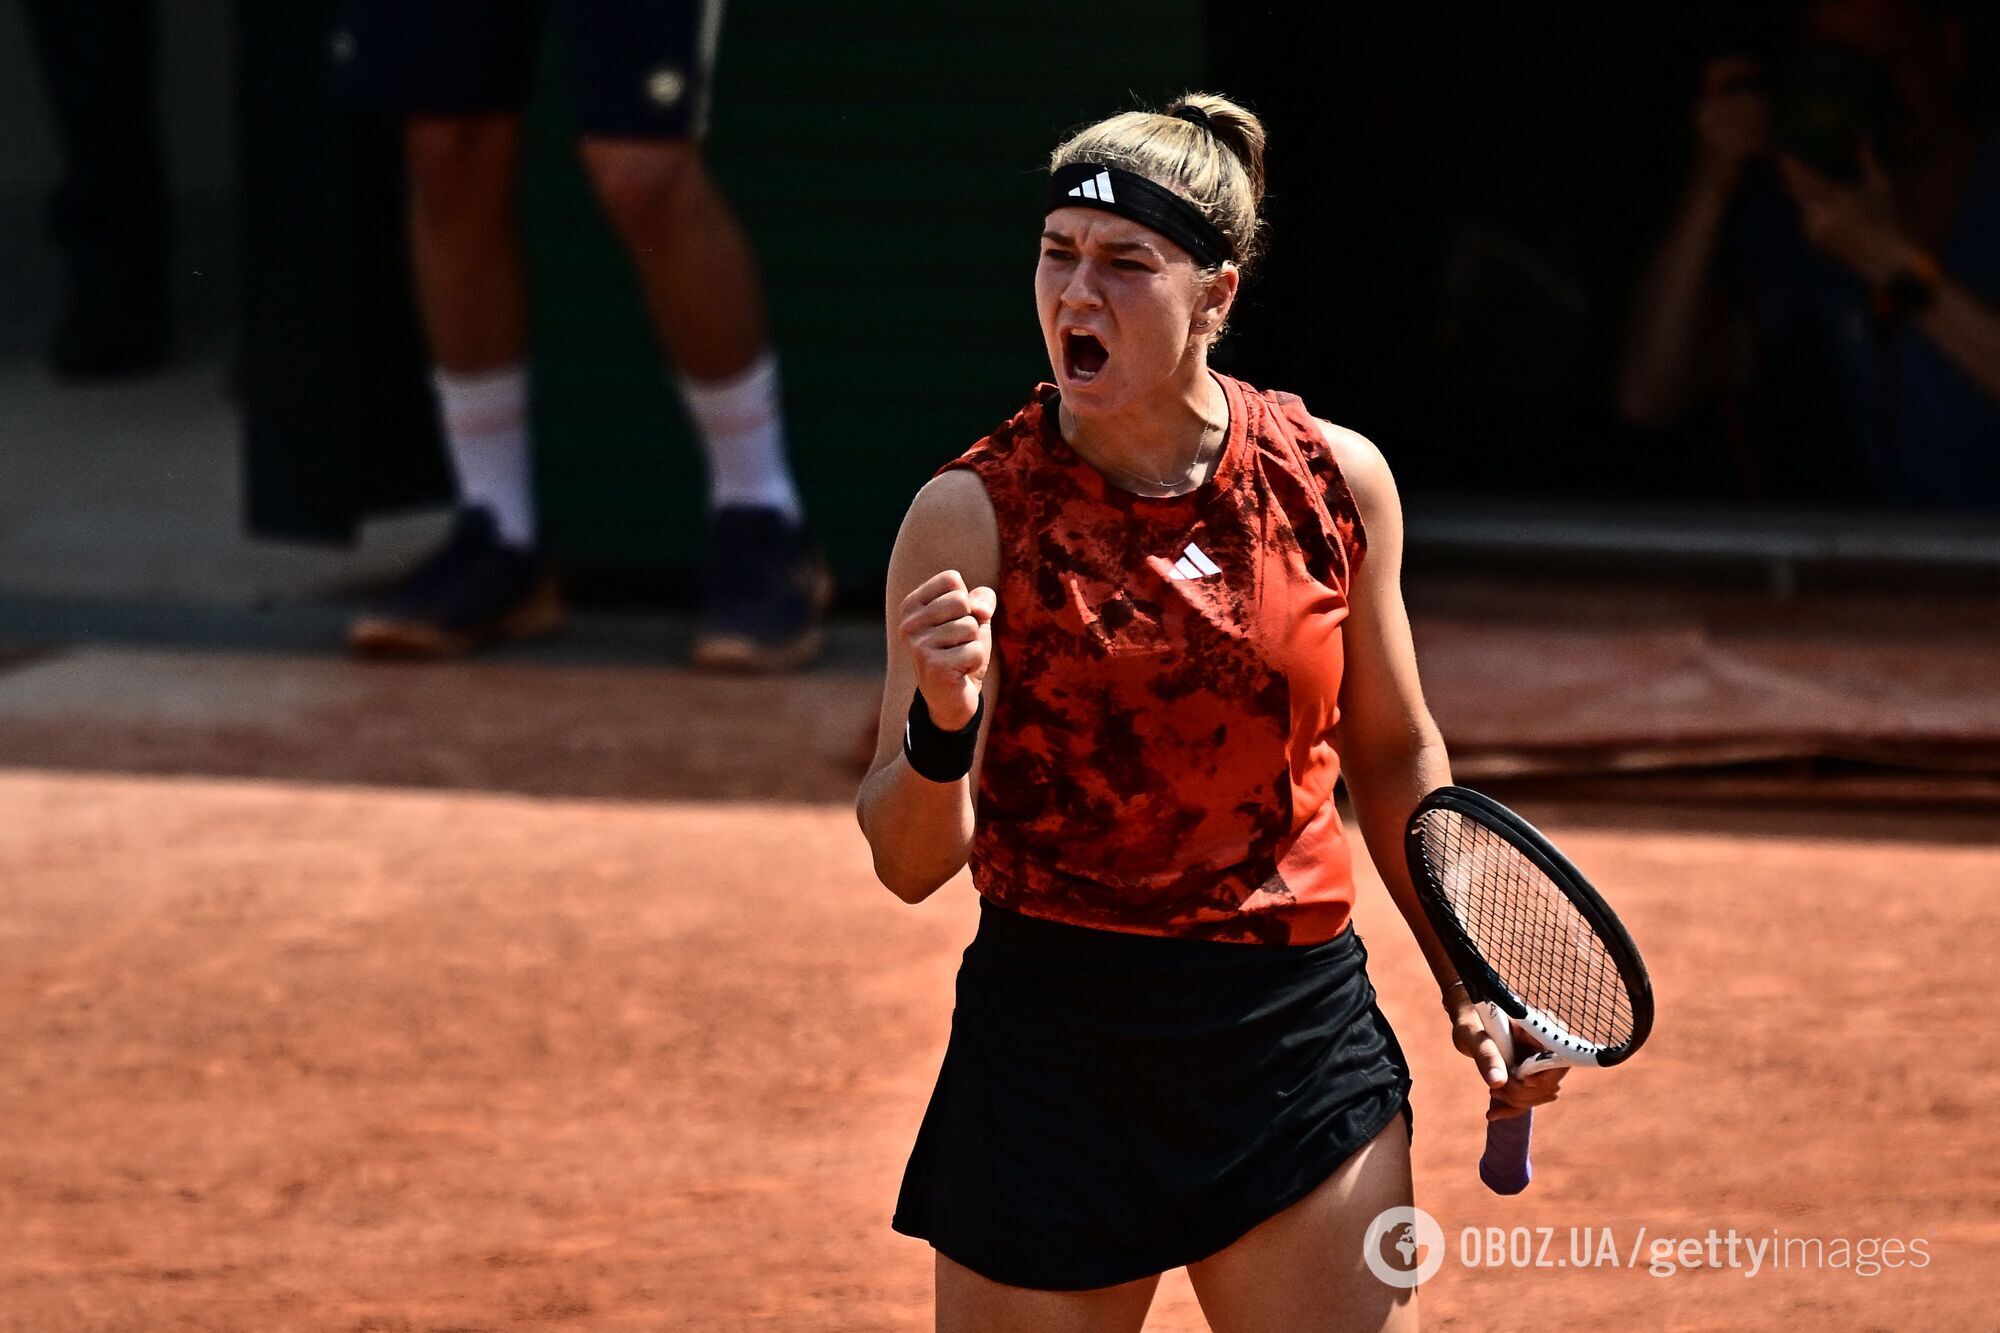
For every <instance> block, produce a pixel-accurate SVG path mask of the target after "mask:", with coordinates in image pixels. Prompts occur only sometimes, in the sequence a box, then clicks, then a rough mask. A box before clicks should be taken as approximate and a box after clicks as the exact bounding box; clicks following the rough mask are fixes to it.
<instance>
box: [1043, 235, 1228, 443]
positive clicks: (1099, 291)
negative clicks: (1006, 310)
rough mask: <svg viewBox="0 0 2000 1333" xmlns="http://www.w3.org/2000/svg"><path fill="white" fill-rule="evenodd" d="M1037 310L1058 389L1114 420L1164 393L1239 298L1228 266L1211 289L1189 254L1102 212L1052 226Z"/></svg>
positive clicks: (1077, 404) (1078, 405)
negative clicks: (1109, 413)
mask: <svg viewBox="0 0 2000 1333" xmlns="http://www.w3.org/2000/svg"><path fill="white" fill-rule="evenodd" d="M1042 226H1043V231H1042V257H1041V262H1040V263H1039V264H1037V265H1036V267H1035V309H1036V311H1037V313H1038V314H1039V315H1040V317H1041V324H1042V342H1043V343H1044V344H1045V345H1046V346H1047V348H1048V353H1049V365H1050V367H1051V368H1052V369H1053V370H1054V371H1055V381H1056V387H1057V388H1059V389H1061V390H1062V395H1063V402H1064V403H1065V404H1066V405H1068V406H1069V407H1070V409H1071V410H1072V411H1078V410H1082V411H1085V412H1091V413H1096V412H1107V411H1115V410H1117V409H1118V408H1120V407H1123V406H1126V405H1129V404H1131V403H1132V402H1134V401H1137V400H1141V399H1144V398H1146V397H1147V396H1149V395H1150V394H1154V393H1158V392H1161V391H1162V390H1163V389H1165V388H1166V386H1168V385H1169V384H1170V383H1171V382H1172V381H1173V380H1174V379H1175V378H1176V377H1177V376H1178V375H1180V374H1181V373H1182V372H1183V371H1184V370H1185V369H1186V367H1187V363H1188V361H1189V359H1190V357H1197V356H1198V353H1196V352H1195V351H1194V350H1193V349H1192V347H1191V343H1192V344H1199V343H1205V342H1206V339H1207V336H1208V334H1209V333H1210V332H1211V331H1212V330H1214V329H1216V328H1218V327H1220V325H1221V323H1222V320H1223V319H1224V318H1225V317H1226V316H1227V314H1228V311H1229V303H1230V301H1231V300H1232V299H1233V298H1234V296H1235V293H1236V270H1235V268H1234V267H1233V266H1229V265H1225V266H1224V268H1223V270H1222V272H1221V273H1220V274H1219V275H1217V276H1216V277H1214V278H1212V279H1210V280H1208V281H1206V282H1204V281H1202V279H1201V277H1200V270H1198V269H1197V268H1196V267H1195V263H1194V259H1193V257H1192V256H1190V255H1189V254H1188V252H1187V251H1185V250H1183V249H1181V248H1180V246H1178V245H1176V244H1174V243H1173V242H1172V241H1170V240H1168V239H1167V238H1166V237H1164V236H1162V235H1160V233H1158V232H1156V231H1154V230H1153V229H1152V228H1150V227H1146V226H1143V225H1141V224H1139V223H1137V222H1133V221H1131V220H1130V219H1127V218H1122V217H1119V216H1118V215H1117V214H1115V213H1107V212H1105V211H1104V210H1103V209H1100V208H1059V209H1056V210H1055V211H1054V212H1052V213H1050V214H1049V215H1048V217H1047V218H1046V219H1045V220H1044V222H1043V224H1042Z"/></svg>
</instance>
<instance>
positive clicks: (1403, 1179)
mask: <svg viewBox="0 0 2000 1333" xmlns="http://www.w3.org/2000/svg"><path fill="white" fill-rule="evenodd" d="M1411 1198H1412V1187H1411V1182H1410V1139H1409V1130H1408V1127H1407V1125H1406V1124H1405V1122H1404V1119H1403V1117H1402V1116H1401V1115H1398V1116H1396V1117H1395V1118H1394V1119H1393V1120H1391V1121H1390V1122H1389V1123H1388V1125H1387V1126H1385V1127H1384V1128H1383V1130H1382V1132H1381V1133H1379V1134H1377V1135H1376V1136H1375V1137H1374V1139H1373V1140H1371V1141H1370V1142H1369V1143H1368V1145H1367V1146H1366V1147H1364V1148H1362V1149H1361V1150H1360V1151H1359V1152H1357V1153H1355V1154H1354V1155H1353V1156H1352V1157H1350V1158H1348V1159H1347V1161H1345V1162H1343V1163H1342V1164H1341V1166H1340V1169H1339V1170H1337V1171H1335V1172H1334V1173H1333V1174H1332V1175H1330V1176H1328V1177H1327V1178H1326V1180H1325V1181H1324V1182H1322V1183H1321V1184H1320V1186H1319V1187H1318V1188H1317V1189H1315V1190H1313V1192H1312V1193H1310V1194H1308V1195H1307V1196H1306V1197H1305V1198H1303V1199H1301V1200H1299V1202H1297V1203H1295V1204H1293V1205H1292V1206H1291V1207H1289V1208H1287V1209H1285V1210H1284V1211H1283V1212H1281V1213H1278V1214H1277V1215H1276V1216H1274V1217H1269V1218H1266V1219H1265V1220H1264V1221H1262V1222H1260V1223H1258V1224H1257V1225H1256V1226H1255V1227H1253V1228H1251V1229H1250V1230H1249V1231H1248V1232H1246V1233H1244V1234H1243V1235H1242V1236H1240V1237H1238V1238H1237V1239H1236V1240H1235V1241H1234V1242H1232V1243H1231V1244H1230V1245H1229V1246H1228V1247H1227V1248H1226V1249H1224V1250H1222V1251H1220V1252H1219V1253H1216V1254H1212V1255H1210V1256H1209V1257H1208V1258H1206V1259H1203V1260H1200V1261H1199V1262H1197V1263H1192V1264H1189V1265H1188V1278H1189V1280H1190V1282H1191V1283H1192V1284H1193V1286H1194V1292H1195V1296H1196V1298H1197V1299H1198V1300H1200V1302H1201V1308H1202V1312H1203V1313H1204V1314H1206V1315H1207V1316H1208V1323H1209V1327H1210V1328H1211V1329H1213V1330H1214V1333H1298V1331H1299V1330H1305V1329H1311V1330H1313V1331H1314V1333H1334V1330H1347V1329H1353V1330H1363V1329H1366V1330H1370V1331H1371V1333H1373V1330H1378V1329H1402V1330H1414V1329H1415V1328H1416V1327H1417V1293H1416V1291H1415V1290H1414V1289H1410V1290H1403V1289H1399V1288H1394V1287H1390V1286H1388V1285H1387V1284H1385V1283H1383V1282H1382V1281H1380V1280H1379V1279H1378V1278H1376V1277H1375V1275H1374V1274H1373V1273H1371V1272H1370V1271H1369V1270H1368V1267H1367V1264H1366V1261H1365V1260H1364V1259H1363V1256H1362V1241H1363V1239H1364V1236H1365V1233H1366V1232H1367V1230H1368V1224H1369V1223H1370V1222H1372V1221H1374V1219H1375V1218H1376V1217H1377V1216H1379V1215H1380V1214H1381V1213H1382V1212H1383V1211H1384V1210H1385V1209H1388V1208H1394V1207H1398V1206H1404V1207H1407V1206H1408V1205H1409V1204H1410V1202H1411Z"/></svg>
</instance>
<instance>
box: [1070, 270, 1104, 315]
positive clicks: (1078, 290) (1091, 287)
mask: <svg viewBox="0 0 2000 1333" xmlns="http://www.w3.org/2000/svg"><path fill="white" fill-rule="evenodd" d="M1061 300H1062V304H1063V305H1064V306H1066V307H1068V308H1070V309H1074V310H1097V309H1099V308H1101V307H1102V306H1103V305H1104V298H1103V297H1102V296H1100V295H1099V294H1098V291H1097V279H1096V266H1095V265H1094V264H1092V263H1091V262H1090V261H1089V260H1087V259H1086V260H1084V261H1082V262H1081V263H1079V264H1077V265H1076V266H1074V267H1073V268H1071V269H1070V271H1069V281H1068V282H1066V283H1064V284H1063V289H1062V297H1061Z"/></svg>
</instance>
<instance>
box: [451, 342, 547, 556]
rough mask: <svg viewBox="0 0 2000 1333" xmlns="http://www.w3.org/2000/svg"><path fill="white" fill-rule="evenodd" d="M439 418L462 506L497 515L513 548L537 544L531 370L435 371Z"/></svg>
mask: <svg viewBox="0 0 2000 1333" xmlns="http://www.w3.org/2000/svg"><path fill="white" fill-rule="evenodd" d="M431 384H432V386H433V387H434V388H435V389H436V390H437V400H438V417H439V419H440V420H441V421H442V422H443V424H444V442H445V447H446V448H447V449H449V450H450V452H451V466H452V471H453V472H454V473H456V474H457V476H458V498H459V500H460V502H461V503H463V504H466V505H468V506H470V505H477V506H478V507H479V508H481V509H484V510H485V511H486V512H487V513H489V514H491V515H492V516H493V526H494V529H495V530H496V531H497V532H498V533H499V535H500V540H501V541H503V542H505V543H506V544H507V545H509V546H519V547H531V546H533V545H534V544H535V490H534V478H533V477H532V476H531V475H530V472H529V465H528V368H527V367H526V366H525V365H521V364H519V363H516V364H514V365H511V366H502V367H501V368H500V369H498V370H478V371H473V372H471V373H470V374H460V373H459V372H457V371H451V370H445V369H442V368H433V370H432V371H431Z"/></svg>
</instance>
